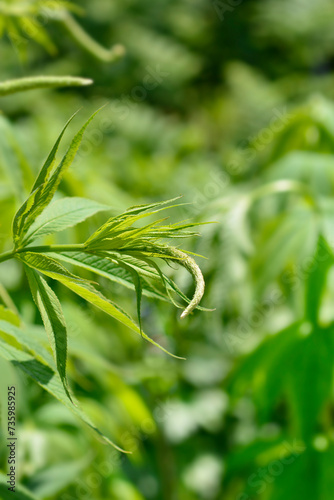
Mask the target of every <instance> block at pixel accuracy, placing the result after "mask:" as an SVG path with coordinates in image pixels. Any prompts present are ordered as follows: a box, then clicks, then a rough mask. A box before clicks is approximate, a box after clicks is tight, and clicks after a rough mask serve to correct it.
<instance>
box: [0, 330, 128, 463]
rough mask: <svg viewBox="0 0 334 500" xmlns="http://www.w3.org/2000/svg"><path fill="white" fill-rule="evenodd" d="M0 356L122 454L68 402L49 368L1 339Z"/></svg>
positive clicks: (60, 385) (61, 387)
mask: <svg viewBox="0 0 334 500" xmlns="http://www.w3.org/2000/svg"><path fill="white" fill-rule="evenodd" d="M0 356H1V357H3V358H4V359H6V360H7V361H10V362H11V363H12V364H13V366H15V367H17V368H19V369H20V370H22V371H23V372H25V373H26V374H28V375H29V376H30V377H31V378H32V379H33V380H35V381H36V382H37V383H38V384H39V385H40V386H41V387H43V388H44V389H45V390H46V391H48V392H49V393H50V394H52V396H54V397H55V398H56V399H58V400H59V401H60V402H61V403H63V404H64V405H65V406H66V407H67V408H69V409H70V410H71V411H72V412H73V413H74V414H75V415H76V416H77V417H79V418H80V419H81V420H83V422H85V423H86V424H87V425H88V426H89V427H90V428H91V429H93V430H94V431H95V432H96V433H97V434H98V435H99V436H100V437H101V438H102V439H103V441H104V442H106V443H108V444H110V445H112V446H114V447H115V448H116V449H117V450H119V451H123V452H124V450H122V449H121V448H119V447H118V446H117V445H116V444H115V443H113V442H112V441H111V440H110V439H109V438H108V437H106V436H104V435H103V434H102V433H101V431H99V429H97V428H96V427H95V425H94V424H93V423H92V422H91V421H90V419H89V418H88V417H87V416H86V415H85V413H84V412H83V411H82V410H81V409H80V408H79V407H78V406H75V405H74V404H73V403H72V402H71V401H70V399H69V398H68V395H67V394H66V392H65V390H64V386H63V384H62V382H61V380H60V377H59V375H58V374H57V373H55V372H54V371H53V370H52V369H51V368H50V367H49V366H47V365H46V364H44V363H41V362H39V361H38V360H37V359H35V358H34V357H33V356H31V355H30V354H27V353H25V352H22V351H19V350H18V349H16V348H15V347H12V346H10V345H8V344H6V343H5V342H3V341H2V340H1V339H0ZM125 453H126V452H125Z"/></svg>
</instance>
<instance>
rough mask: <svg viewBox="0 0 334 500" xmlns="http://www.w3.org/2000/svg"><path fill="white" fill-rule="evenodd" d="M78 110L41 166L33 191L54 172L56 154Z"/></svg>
mask: <svg viewBox="0 0 334 500" xmlns="http://www.w3.org/2000/svg"><path fill="white" fill-rule="evenodd" d="M77 113H78V112H76V113H74V114H73V115H72V116H71V118H70V119H69V120H68V121H67V122H66V124H65V126H64V128H63V130H62V131H61V133H60V135H59V137H58V139H57V140H56V142H55V144H54V146H53V148H52V150H51V152H50V154H49V156H48V157H47V159H46V161H45V163H44V165H43V167H42V168H41V170H40V172H39V174H38V177H37V179H36V181H35V184H34V185H33V187H32V190H31V193H33V191H35V189H37V188H38V187H39V186H40V185H41V184H44V182H46V181H47V180H48V179H49V177H50V175H51V172H52V169H53V167H54V165H55V161H56V154H57V152H58V149H59V145H60V142H61V140H62V138H63V135H64V133H65V131H66V129H67V127H68V126H69V124H70V123H71V121H72V120H73V118H74V117H75V116H76V115H77Z"/></svg>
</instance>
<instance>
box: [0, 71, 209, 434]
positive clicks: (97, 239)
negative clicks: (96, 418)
mask: <svg viewBox="0 0 334 500" xmlns="http://www.w3.org/2000/svg"><path fill="white" fill-rule="evenodd" d="M89 83H90V81H89V80H84V79H77V78H71V77H65V78H54V77H50V78H46V79H45V78H43V77H36V78H28V79H21V80H13V81H8V82H4V83H2V84H0V95H6V94H10V93H13V92H17V91H22V90H27V89H32V88H39V87H53V86H63V85H86V84H89ZM96 113H97V112H96ZM96 113H94V114H93V115H92V116H91V117H90V118H89V120H88V121H87V122H86V123H85V124H84V125H83V127H82V128H81V129H80V130H79V131H78V133H77V134H76V135H75V136H74V138H73V140H72V141H71V143H70V146H69V148H68V150H67V152H66V153H65V155H64V156H63V157H62V159H61V160H60V161H59V162H57V152H58V148H59V145H60V142H61V140H62V138H63V135H64V133H65V131H66V128H67V127H68V125H69V124H70V122H71V121H72V119H73V117H74V116H75V115H74V116H73V117H72V118H70V120H69V121H68V122H67V123H66V125H65V127H64V128H63V130H62V132H61V133H60V135H59V137H58V139H57V141H56V142H55V144H54V146H53V148H52V150H51V152H50V154H49V156H48V157H47V159H46V161H45V163H44V165H43V166H42V168H41V170H40V172H39V174H38V176H37V178H36V180H35V182H34V184H33V186H32V188H31V192H30V194H29V195H28V197H27V199H26V200H25V201H24V203H23V204H22V206H21V207H20V208H19V209H18V211H17V213H16V215H15V217H14V220H13V226H12V227H13V248H12V249H11V250H9V251H7V252H5V253H3V254H1V255H0V263H4V262H6V261H8V260H10V259H16V260H18V261H20V262H21V263H22V264H23V266H24V269H25V273H26V275H27V279H28V282H29V286H30V289H31V294H32V297H33V300H34V302H35V304H36V306H37V308H38V310H39V312H40V315H41V318H42V320H43V324H44V326H45V330H46V332H47V335H48V338H49V343H50V346H51V349H52V352H53V358H52V357H51V355H50V354H49V352H48V350H47V349H46V348H45V347H44V345H43V343H41V342H39V340H38V339H37V340H36V338H34V337H33V336H30V335H29V332H28V329H29V328H28V327H26V329H21V328H20V327H19V326H18V325H16V324H15V322H14V324H13V321H11V311H9V310H7V311H6V312H5V313H4V314H2V315H0V331H1V332H3V333H4V335H5V336H4V337H2V339H0V355H1V356H2V357H4V358H5V359H7V360H10V361H11V362H14V364H15V365H17V366H18V367H19V368H21V369H22V370H23V371H25V372H26V373H27V374H29V375H30V376H31V377H32V378H33V379H34V380H36V381H37V382H38V383H39V384H40V385H41V386H42V387H44V388H45V389H46V390H48V391H49V392H50V393H51V394H53V395H54V396H55V397H57V398H58V399H59V400H60V401H62V402H63V403H64V404H65V405H66V406H68V407H69V408H70V409H71V410H72V411H74V412H75V413H76V414H77V415H79V416H80V417H81V418H82V419H83V420H84V421H85V422H87V423H88V424H89V425H90V426H91V427H93V428H94V429H95V430H96V431H97V432H98V433H99V431H98V429H96V428H95V427H94V425H93V424H92V423H91V422H90V421H89V420H88V419H87V417H86V416H85V415H84V414H83V413H82V411H81V410H80V409H79V408H78V406H77V405H76V404H74V403H73V396H72V395H71V392H70V388H69V385H68V381H67V373H66V365H67V327H66V322H65V318H64V314H63V312H62V307H61V303H60V301H59V299H58V298H57V296H56V294H55V292H54V290H53V289H52V288H51V286H50V285H49V284H48V282H47V278H51V279H53V280H56V281H58V282H60V283H61V284H62V285H64V286H65V287H67V288H68V289H70V290H71V291H72V292H74V293H75V294H77V295H78V296H79V297H81V298H83V299H84V300H86V301H87V302H89V303H90V304H93V305H94V306H96V307H97V308H99V309H101V310H102V311H104V312H105V313H107V314H108V315H110V316H111V317H112V318H114V319H116V320H118V321H120V322H121V323H123V324H124V325H126V326H127V327H129V328H130V329H131V330H133V331H134V332H136V333H137V334H139V335H141V336H142V337H143V338H145V339H146V340H148V341H149V342H151V343H153V344H154V345H155V346H157V347H159V348H161V349H162V350H164V351H165V352H168V351H166V350H165V349H164V348H163V347H161V346H160V345H158V344H157V343H156V342H154V340H152V339H150V338H149V337H148V336H147V335H146V334H145V333H144V331H143V329H142V324H141V299H142V295H143V294H145V295H147V296H149V297H153V298H155V299H159V300H165V301H171V302H172V303H173V304H174V305H175V306H177V307H182V308H183V312H182V314H181V318H184V317H186V316H187V315H189V314H190V313H191V312H192V311H193V310H194V309H196V308H199V303H200V301H201V299H202V296H203V293H204V279H203V276H202V273H201V270H200V268H199V267H198V265H197V264H196V262H195V260H194V259H193V258H192V257H191V256H190V255H189V253H187V252H185V251H183V250H180V249H179V248H178V247H175V246H172V245H170V243H169V242H170V240H171V239H175V238H177V239H178V238H186V237H191V236H194V235H196V234H197V233H196V232H195V231H194V227H195V226H196V225H198V224H194V223H191V222H188V221H185V222H182V223H177V224H167V223H166V219H165V218H160V219H158V220H155V221H154V222H150V223H147V224H145V223H144V220H145V218H146V217H148V216H151V215H157V214H160V212H163V211H164V210H165V209H166V208H170V207H172V206H175V202H176V200H177V198H175V199H173V200H168V201H163V202H157V203H150V204H146V205H139V206H134V207H131V208H129V209H128V210H126V211H125V212H123V213H121V214H119V215H116V216H113V217H111V218H109V219H108V220H107V221H106V222H105V223H104V224H103V225H102V226H101V227H99V228H98V229H97V230H96V231H95V232H94V233H93V234H92V235H91V236H90V237H89V238H88V239H87V241H83V242H82V243H77V244H66V245H58V244H54V245H45V244H43V238H44V237H46V236H49V235H52V234H55V233H57V232H59V231H62V230H64V229H66V228H69V227H73V226H75V225H76V224H78V223H80V222H82V221H84V220H86V219H87V218H88V217H90V216H92V215H94V214H96V213H98V212H101V211H105V210H108V209H110V207H108V206H105V205H102V204H100V203H97V202H95V201H92V200H88V199H84V198H77V197H71V198H61V199H58V200H56V201H53V197H54V195H55V193H56V191H57V188H58V186H59V184H60V182H61V180H62V178H63V176H64V174H65V173H66V171H67V170H68V169H69V167H70V166H71V165H72V163H73V161H74V159H75V157H76V154H77V152H78V149H79V147H80V143H81V141H82V139H83V136H84V132H85V130H86V128H87V127H88V125H89V124H90V122H91V121H92V120H93V119H94V116H95V115H96ZM140 222H141V223H142V224H141V225H136V224H138V223H140ZM161 261H164V262H167V263H177V264H179V265H181V266H183V267H184V268H185V269H186V270H187V271H188V272H189V273H190V274H191V275H192V277H193V279H194V282H195V285H196V286H195V292H194V295H193V297H192V298H191V299H189V298H188V297H187V296H186V295H185V294H184V293H183V292H182V291H181V290H180V289H179V287H178V286H177V284H176V283H175V282H174V281H173V280H172V279H171V278H170V277H168V276H167V275H166V274H165V273H164V272H163V270H162V269H161V267H160V262H161ZM66 265H71V269H72V267H76V268H79V269H80V268H82V269H85V270H86V271H87V270H88V271H90V272H92V273H95V274H96V275H98V276H102V277H104V278H107V279H109V280H111V281H113V282H117V283H119V284H122V285H124V286H126V287H128V288H133V289H134V291H135V293H136V298H137V316H138V322H137V323H136V322H135V321H134V320H133V319H132V318H131V316H130V315H129V314H128V313H127V312H125V311H124V310H123V309H122V308H121V307H120V306H119V305H118V304H117V303H114V302H112V301H111V300H109V299H108V298H107V297H105V296H104V295H103V294H102V293H101V291H100V290H98V288H97V286H96V284H95V283H92V282H91V281H88V280H87V279H84V278H82V277H80V276H78V275H76V274H73V273H72V272H70V271H69V270H68V269H67V268H66ZM177 298H178V299H179V300H181V301H182V302H184V303H185V306H181V305H180V304H179V303H178V302H177V300H176V299H177ZM6 340H8V342H6ZM27 351H28V352H27ZM168 354H170V353H168ZM104 438H105V437H104ZM105 439H106V440H107V441H108V442H110V441H109V440H108V438H105Z"/></svg>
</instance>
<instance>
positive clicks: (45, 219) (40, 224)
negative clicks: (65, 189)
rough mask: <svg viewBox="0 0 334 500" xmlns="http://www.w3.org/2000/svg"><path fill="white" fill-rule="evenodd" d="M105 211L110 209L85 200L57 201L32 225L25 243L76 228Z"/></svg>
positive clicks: (73, 198)
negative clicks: (77, 225)
mask: <svg viewBox="0 0 334 500" xmlns="http://www.w3.org/2000/svg"><path fill="white" fill-rule="evenodd" d="M103 210H110V207H108V206H107V205H102V204H101V203H98V202H96V201H92V200H87V199H85V198H76V197H72V198H62V199H60V200H57V201H55V202H54V203H51V204H50V205H48V206H47V207H46V209H45V210H44V212H43V213H42V214H41V215H40V216H39V217H38V218H37V219H36V221H35V222H34V223H33V224H32V225H31V227H30V229H29V231H28V232H27V234H26V236H25V238H24V243H25V244H28V243H30V242H32V241H33V240H35V239H36V238H40V237H41V236H47V235H49V234H53V233H56V232H59V231H63V230H64V229H67V228H69V227H72V226H75V225H76V224H79V223H80V222H83V221H84V220H86V219H87V218H88V217H91V216H92V215H95V214H96V213H98V212H101V211H103Z"/></svg>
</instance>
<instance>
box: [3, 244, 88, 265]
mask: <svg viewBox="0 0 334 500" xmlns="http://www.w3.org/2000/svg"><path fill="white" fill-rule="evenodd" d="M84 247H85V246H84V245H83V244H81V243H78V244H77V245H39V246H34V247H23V248H17V249H14V250H10V251H8V252H4V253H3V254H1V255H0V263H1V262H5V261H6V260H10V259H13V258H14V257H15V255H17V254H19V253H25V252H33V253H50V252H54V253H57V252H80V251H81V250H83V249H84Z"/></svg>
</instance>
